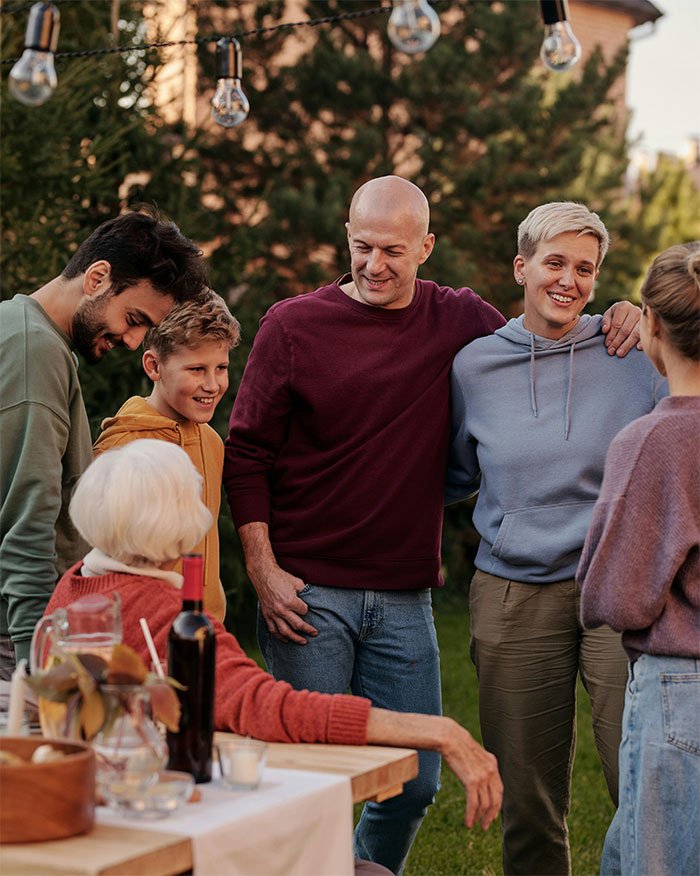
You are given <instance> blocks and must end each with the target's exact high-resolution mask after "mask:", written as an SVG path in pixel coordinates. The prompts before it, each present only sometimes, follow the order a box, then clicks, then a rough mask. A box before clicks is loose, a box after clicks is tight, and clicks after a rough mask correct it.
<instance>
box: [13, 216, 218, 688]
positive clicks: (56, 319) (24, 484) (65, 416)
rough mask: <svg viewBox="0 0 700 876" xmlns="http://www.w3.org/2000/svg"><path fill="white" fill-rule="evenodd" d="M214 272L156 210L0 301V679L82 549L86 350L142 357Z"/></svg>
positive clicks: (121, 221)
mask: <svg viewBox="0 0 700 876" xmlns="http://www.w3.org/2000/svg"><path fill="white" fill-rule="evenodd" d="M206 282H207V275H206V268H205V265H204V261H203V258H202V254H201V251H200V250H199V248H198V247H197V246H196V245H195V244H194V243H193V242H192V241H191V240H188V239H187V238H186V237H184V236H183V235H182V233H181V232H180V230H179V229H178V228H177V226H176V225H174V224H173V223H172V222H168V221H165V220H164V219H162V218H161V217H160V216H159V215H158V214H157V213H156V212H155V211H149V212H138V213H126V214H124V215H122V216H118V217H117V218H115V219H110V220H108V221H107V222H104V223H102V225H100V226H99V227H98V228H97V229H96V230H95V231H94V232H93V233H92V234H91V235H90V236H89V237H88V238H87V239H86V240H85V241H84V242H83V243H82V244H81V246H80V247H79V248H78V250H77V251H76V252H75V254H74V255H73V257H72V258H71V260H70V261H69V262H68V265H67V266H66V268H65V269H64V270H63V272H62V273H61V274H60V276H58V277H55V278H54V279H53V280H50V281H49V282H48V283H46V284H44V285H43V286H41V288H39V289H37V290H36V291H35V292H33V293H32V294H31V295H15V297H14V298H13V299H12V300H10V301H4V302H3V303H2V304H1V305H0V385H2V396H0V679H2V680H7V679H9V678H10V676H11V673H12V670H13V668H14V666H15V663H16V661H19V660H20V659H21V658H22V657H28V656H29V645H30V642H31V637H32V632H33V630H34V626H35V624H36V622H37V620H38V619H39V618H40V617H41V615H42V614H43V612H44V609H45V608H46V604H47V603H48V601H49V598H50V596H51V593H52V592H53V588H54V585H55V583H56V581H57V580H58V578H59V577H60V576H61V575H62V574H63V572H64V571H65V570H66V569H67V568H68V567H69V566H71V565H72V564H73V563H74V562H75V561H76V560H77V559H79V558H80V557H81V556H82V554H83V548H84V544H83V542H82V540H81V539H80V537H79V536H78V534H77V532H76V531H75V529H74V528H73V526H72V524H71V522H70V520H69V517H68V503H69V501H70V496H71V492H72V489H73V487H74V485H75V483H76V481H77V480H78V478H79V477H80V475H81V474H82V473H83V471H84V470H85V469H86V468H87V466H88V465H89V463H90V462H91V461H92V450H91V445H92V441H91V436H90V427H89V424H88V418H87V414H86V412H85V405H84V402H83V397H82V392H81V389H80V382H79V380H78V359H77V357H76V355H75V353H74V352H73V349H75V350H77V351H78V352H79V353H80V354H81V355H82V356H83V357H84V358H85V359H86V360H87V361H88V362H89V363H91V364H94V363H96V362H99V361H100V360H101V359H102V357H103V356H104V355H105V354H106V353H107V352H109V350H111V349H112V348H113V347H115V346H125V347H128V348H129V349H130V350H135V349H136V348H137V347H138V345H139V344H140V343H141V341H142V339H143V336H144V334H145V333H146V331H147V329H148V328H150V327H151V326H153V325H157V324H158V323H159V322H160V321H161V319H163V317H164V316H165V315H166V314H167V313H168V312H169V311H170V309H171V308H172V306H173V305H174V304H175V303H176V302H177V303H181V302H184V301H187V300H190V299H196V298H197V297H198V296H199V295H200V294H201V290H202V287H203V286H205V285H206Z"/></svg>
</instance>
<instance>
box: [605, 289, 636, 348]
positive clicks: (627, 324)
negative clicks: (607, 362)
mask: <svg viewBox="0 0 700 876" xmlns="http://www.w3.org/2000/svg"><path fill="white" fill-rule="evenodd" d="M641 315H642V311H641V310H640V309H639V308H638V307H637V306H636V305H634V304H632V302H631V301H617V302H616V303H615V304H613V305H612V307H609V308H608V309H607V310H606V311H605V313H604V314H603V323H602V325H601V328H602V330H603V332H605V334H606V338H605V346H606V347H607V348H608V353H609V354H610V355H611V356H614V355H615V353H617V355H618V356H626V355H627V354H628V353H629V351H630V350H631V349H632V347H634V346H635V344H636V345H637V349H638V350H641V349H642V345H641V343H640V341H639V319H640V317H641Z"/></svg>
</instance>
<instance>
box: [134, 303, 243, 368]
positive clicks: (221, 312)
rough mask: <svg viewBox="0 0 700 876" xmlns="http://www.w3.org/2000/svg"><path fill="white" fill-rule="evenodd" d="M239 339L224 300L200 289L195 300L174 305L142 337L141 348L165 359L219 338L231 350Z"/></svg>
mask: <svg viewBox="0 0 700 876" xmlns="http://www.w3.org/2000/svg"><path fill="white" fill-rule="evenodd" d="M240 339H241V327H240V325H239V323H238V320H237V319H236V317H235V316H233V314H232V313H231V311H230V310H229V309H228V307H227V306H226V302H225V301H224V299H223V298H222V297H221V295H217V294H216V292H214V291H212V290H211V289H204V290H203V291H202V297H201V298H200V299H199V300H197V301H188V302H186V303H185V304H180V305H176V306H175V307H173V309H172V310H171V311H170V313H169V314H168V315H167V316H166V317H165V318H164V319H162V320H161V322H160V323H159V324H158V325H156V326H153V328H150V329H149V330H148V331H147V332H146V334H145V335H144V339H143V348H144V350H153V352H154V353H156V355H157V356H158V357H159V358H161V359H167V357H168V356H170V355H172V353H174V352H175V350H177V349H179V348H181V347H190V348H191V347H198V346H199V345H200V344H203V343H206V342H208V341H223V342H224V343H226V344H227V345H228V348H229V350H232V349H233V348H234V347H235V346H237V345H238V342H239V341H240Z"/></svg>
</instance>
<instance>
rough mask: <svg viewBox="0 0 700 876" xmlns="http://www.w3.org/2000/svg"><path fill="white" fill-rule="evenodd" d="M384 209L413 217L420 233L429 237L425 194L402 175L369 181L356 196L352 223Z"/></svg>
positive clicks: (428, 214) (351, 209) (351, 218)
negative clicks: (368, 213)
mask: <svg viewBox="0 0 700 876" xmlns="http://www.w3.org/2000/svg"><path fill="white" fill-rule="evenodd" d="M378 206H381V207H382V208H383V209H385V210H386V211H387V212H392V213H397V212H402V213H407V214H411V215H412V217H413V221H414V222H415V223H416V230H417V231H418V232H419V233H420V234H421V236H423V237H424V236H425V235H426V234H427V233H428V228H429V226H430V205H429V204H428V199H427V198H426V197H425V195H424V194H423V192H422V191H421V190H420V189H419V188H418V186H417V185H414V184H413V183H412V182H409V180H407V179H403V177H400V176H378V177H376V178H375V179H371V180H368V181H367V182H366V183H365V184H364V185H361V186H360V188H359V189H358V190H357V191H356V192H355V194H354V195H353V196H352V201H350V222H351V223H352V222H353V217H354V216H356V215H358V214H359V215H361V214H362V213H364V212H367V211H368V210H376V209H377V207H378Z"/></svg>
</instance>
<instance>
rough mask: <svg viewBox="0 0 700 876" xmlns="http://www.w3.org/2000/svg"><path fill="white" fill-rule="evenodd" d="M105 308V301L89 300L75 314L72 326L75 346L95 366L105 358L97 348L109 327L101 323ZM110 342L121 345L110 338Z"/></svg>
mask: <svg viewBox="0 0 700 876" xmlns="http://www.w3.org/2000/svg"><path fill="white" fill-rule="evenodd" d="M103 307H104V302H103V301H100V300H99V299H98V300H94V299H92V298H88V299H87V300H85V301H84V302H83V303H82V304H81V305H80V306H79V307H78V309H77V310H76V311H75V313H74V314H73V322H72V325H71V334H72V340H73V346H74V347H75V349H76V350H77V351H78V352H79V353H80V355H81V356H82V357H83V358H84V359H85V361H86V362H88V363H89V364H90V365H95V364H96V363H97V362H99V361H100V360H101V359H102V357H103V356H104V353H101V352H98V350H97V346H96V341H97V338H98V337H99V336H100V335H101V334H102V333H103V332H104V331H106V329H107V326H106V325H105V324H104V323H103V322H101V321H100V316H101V314H102V310H103ZM110 340H112V341H113V343H114V344H115V345H117V344H118V343H119V342H118V341H116V339H113V338H110Z"/></svg>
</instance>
